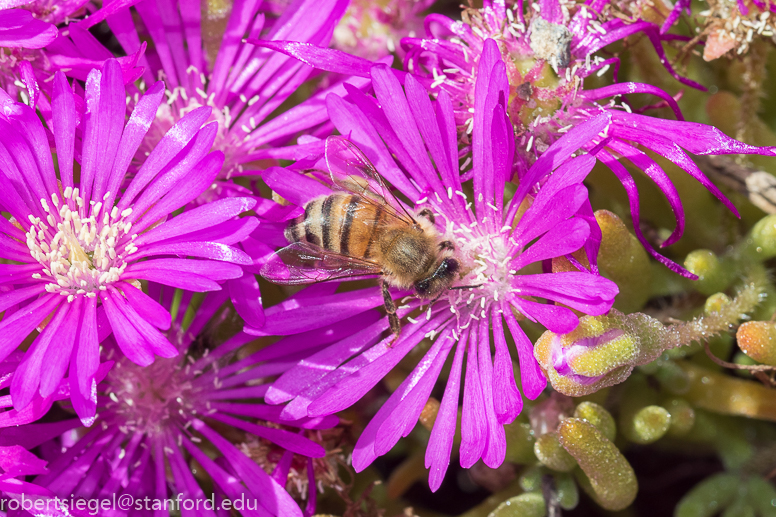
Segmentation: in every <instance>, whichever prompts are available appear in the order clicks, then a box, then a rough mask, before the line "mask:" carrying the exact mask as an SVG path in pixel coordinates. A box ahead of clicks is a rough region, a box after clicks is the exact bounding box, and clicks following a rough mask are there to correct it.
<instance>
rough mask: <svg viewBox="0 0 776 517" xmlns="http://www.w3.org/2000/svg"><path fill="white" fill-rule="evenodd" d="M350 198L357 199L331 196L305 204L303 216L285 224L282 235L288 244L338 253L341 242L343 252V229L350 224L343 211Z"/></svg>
mask: <svg viewBox="0 0 776 517" xmlns="http://www.w3.org/2000/svg"><path fill="white" fill-rule="evenodd" d="M352 197H357V196H351V195H348V194H331V195H329V196H326V197H319V198H317V199H313V200H312V201H310V202H309V203H307V204H306V205H305V207H304V214H303V215H300V216H299V217H297V218H296V219H294V220H293V221H291V222H290V223H289V225H288V227H287V228H286V232H285V236H286V239H288V240H289V241H290V242H300V241H301V242H309V243H310V244H314V245H316V246H320V247H321V248H323V249H326V250H329V251H333V252H336V253H341V252H342V251H341V249H342V241H343V240H345V248H346V249H347V232H346V230H348V229H349V225H350V224H351V223H350V222H349V221H347V209H348V206H349V205H350V203H351V201H352V200H351V198H352ZM351 214H352V211H351ZM343 236H344V239H343Z"/></svg>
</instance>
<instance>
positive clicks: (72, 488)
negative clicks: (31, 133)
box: [0, 284, 337, 517]
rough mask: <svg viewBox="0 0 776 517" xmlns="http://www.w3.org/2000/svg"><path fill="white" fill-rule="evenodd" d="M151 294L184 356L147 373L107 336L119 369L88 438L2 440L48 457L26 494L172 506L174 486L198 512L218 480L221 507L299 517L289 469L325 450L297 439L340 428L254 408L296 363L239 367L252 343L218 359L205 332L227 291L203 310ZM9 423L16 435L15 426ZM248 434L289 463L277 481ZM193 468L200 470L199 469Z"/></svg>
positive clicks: (255, 360) (70, 434)
mask: <svg viewBox="0 0 776 517" xmlns="http://www.w3.org/2000/svg"><path fill="white" fill-rule="evenodd" d="M149 292H150V294H151V296H152V297H153V298H155V299H157V300H159V301H160V302H161V305H162V306H163V307H165V308H166V309H168V310H171V311H172V312H174V313H175V318H174V320H173V322H172V325H171V327H170V330H169V331H168V332H167V335H166V336H165V339H167V338H169V339H170V342H168V344H169V346H170V347H172V348H173V349H175V350H177V351H179V352H180V354H181V355H180V357H176V358H171V359H167V358H165V359H158V360H157V361H156V362H154V364H153V365H150V366H145V367H143V366H139V365H137V364H135V363H133V362H131V361H129V360H128V359H127V358H126V357H123V356H122V354H121V353H120V352H119V350H118V349H117V347H116V344H115V342H112V340H111V339H110V338H109V339H108V340H107V341H106V342H105V346H106V352H105V358H106V359H107V360H109V361H112V360H115V361H116V364H115V365H114V366H113V368H112V369H111V371H110V372H109V373H108V375H107V377H106V378H105V380H104V381H102V382H100V383H99V385H98V386H97V387H96V391H97V404H98V408H99V411H98V413H97V419H96V421H95V425H94V426H92V428H91V429H86V428H82V427H80V426H81V422H80V421H79V420H78V419H76V418H70V419H66V420H63V421H58V422H54V423H46V424H39V423H33V424H28V425H25V426H22V427H7V428H4V429H2V430H0V440H2V441H3V443H13V442H14V441H16V442H17V443H22V444H23V446H24V447H25V448H27V449H31V448H33V447H37V446H42V447H41V450H43V451H46V454H45V456H44V458H45V459H46V460H48V461H49V464H48V470H47V472H43V473H41V475H39V476H37V477H36V478H35V479H34V481H33V482H32V486H31V487H29V488H28V489H30V488H33V489H39V490H47V491H49V492H52V493H53V494H55V495H57V496H59V497H60V498H65V499H69V498H70V496H71V495H75V496H76V497H79V498H84V499H100V498H108V497H110V496H111V495H112V494H115V495H116V496H117V497H120V496H122V495H124V494H129V495H131V496H132V497H133V499H134V500H138V499H140V498H143V497H150V498H152V499H153V500H154V501H156V502H162V501H164V500H167V499H170V497H169V494H168V487H169V488H171V489H172V493H173V497H172V499H175V494H183V495H184V496H185V497H186V499H190V500H191V503H189V504H191V505H194V504H199V506H197V508H200V509H203V510H204V509H207V507H206V506H205V501H209V500H210V499H209V497H210V496H209V494H208V493H206V492H205V491H204V490H203V489H202V488H201V487H200V485H199V480H202V479H206V478H207V477H209V478H210V479H212V482H213V489H214V492H215V494H216V504H218V502H219V501H220V500H222V499H231V500H232V501H234V500H239V499H244V500H245V508H244V509H245V510H246V512H247V513H246V514H250V510H254V511H257V512H259V513H260V514H264V515H266V514H268V515H275V516H279V517H287V516H299V517H301V516H302V514H303V512H302V511H301V510H300V509H299V507H298V505H297V503H296V502H294V500H293V499H292V498H291V496H290V495H289V494H288V493H287V492H286V491H285V489H284V486H285V482H286V477H287V476H288V472H289V468H290V466H291V462H292V459H294V455H295V454H299V455H302V456H304V459H303V461H304V462H305V463H307V464H308V466H309V465H311V464H312V458H317V457H323V456H324V455H325V450H324V449H323V447H321V446H320V445H319V444H317V443H314V442H313V441H311V440H310V439H308V438H306V437H305V436H303V435H300V434H299V432H300V431H303V430H316V429H326V428H330V427H332V426H334V425H336V423H337V418H336V417H326V418H317V419H310V418H305V419H301V420H298V421H293V422H287V421H281V420H280V419H279V418H278V414H279V413H280V409H281V408H279V407H276V406H267V405H265V404H261V403H258V402H256V401H257V400H259V399H260V398H261V397H262V396H263V395H264V393H265V392H266V390H267V387H268V385H267V384H266V382H264V381H263V380H265V379H270V378H272V376H274V375H277V374H278V373H279V372H282V371H284V370H285V368H287V367H288V365H289V362H288V359H289V358H287V357H283V356H282V355H281V356H275V357H268V356H267V354H266V353H264V352H263V351H261V350H260V351H258V352H255V353H253V354H251V355H248V356H246V357H244V358H242V359H236V358H235V357H234V352H235V351H236V350H237V349H238V348H240V347H241V346H242V345H244V344H245V343H247V342H248V341H250V340H251V339H252V337H251V336H246V335H245V334H243V333H238V334H237V335H235V336H233V337H232V338H230V339H228V340H227V341H226V342H224V343H223V344H221V345H219V346H217V347H215V348H214V349H212V350H211V348H210V345H209V344H208V343H207V340H208V336H209V335H210V334H211V331H210V329H207V328H206V327H207V324H208V322H211V323H213V324H214V325H219V324H220V323H221V321H220V320H221V319H223V315H222V313H223V311H224V308H223V304H224V302H226V301H227V299H228V298H227V296H226V294H225V293H223V292H221V293H216V294H211V295H208V296H206V297H205V299H204V300H196V303H195V300H194V299H193V298H192V295H191V293H181V292H180V291H176V290H175V289H169V288H160V286H158V285H155V284H151V286H150V288H149ZM200 340H203V341H200ZM198 341H199V343H198ZM4 424H5V425H11V426H13V424H14V420H13V419H9V420H6V421H5V422H4ZM279 424H280V425H279ZM242 433H246V434H247V435H252V436H255V437H257V438H258V439H260V440H265V441H267V443H269V444H273V446H274V447H277V448H279V449H280V451H281V452H280V454H281V457H282V460H281V461H280V462H279V463H278V465H277V467H276V468H275V470H274V472H272V473H271V474H268V473H266V472H265V471H264V470H263V469H262V468H261V467H260V466H259V464H257V463H256V462H255V461H253V460H252V459H251V458H250V457H248V456H247V455H246V454H244V453H243V451H241V450H240V448H239V446H238V445H235V444H234V443H232V441H231V440H230V439H229V438H234V436H235V435H241V434H242ZM205 444H208V445H205ZM214 453H215V454H214ZM192 462H196V463H195V465H197V467H194V468H192V467H190V463H192ZM107 466H110V467H109V468H106V467H107ZM1 486H2V485H0V487H1ZM310 489H311V490H310V494H309V498H308V508H307V511H306V512H305V514H306V515H308V516H309V515H312V513H314V508H315V495H316V494H315V483H314V482H313V483H310ZM197 501H198V503H197Z"/></svg>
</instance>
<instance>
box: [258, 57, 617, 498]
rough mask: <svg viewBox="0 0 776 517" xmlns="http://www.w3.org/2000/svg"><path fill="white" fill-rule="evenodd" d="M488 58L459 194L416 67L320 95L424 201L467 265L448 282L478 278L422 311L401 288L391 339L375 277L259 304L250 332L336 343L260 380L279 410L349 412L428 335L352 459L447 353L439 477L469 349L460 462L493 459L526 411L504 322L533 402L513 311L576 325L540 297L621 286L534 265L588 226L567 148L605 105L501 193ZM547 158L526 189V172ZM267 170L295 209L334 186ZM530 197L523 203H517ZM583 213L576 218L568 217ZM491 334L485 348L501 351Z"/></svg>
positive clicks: (436, 465) (570, 299) (493, 69)
mask: <svg viewBox="0 0 776 517" xmlns="http://www.w3.org/2000/svg"><path fill="white" fill-rule="evenodd" d="M486 59H487V60H488V61H483V62H482V63H481V67H485V68H484V69H485V70H488V73H482V74H480V76H479V78H478V82H477V87H476V96H477V109H476V110H475V121H474V125H473V144H472V147H473V170H472V177H473V198H470V197H469V196H467V195H466V194H465V193H464V190H465V187H464V186H463V185H462V183H461V176H460V174H459V151H458V145H457V137H456V129H455V119H454V113H453V105H452V102H451V99H450V96H449V95H448V94H447V93H445V92H442V93H440V95H439V98H438V99H437V100H436V101H434V102H432V101H430V100H429V97H428V92H427V90H426V89H425V88H424V87H423V86H421V85H420V84H419V83H418V81H416V80H415V79H414V78H413V77H411V76H407V77H406V81H405V85H404V86H405V88H404V90H402V88H401V85H400V84H399V82H398V80H397V79H396V77H395V76H394V74H393V73H392V72H391V71H390V69H388V68H387V67H385V66H384V65H378V66H375V67H374V68H372V72H371V79H372V84H373V85H374V89H375V92H376V97H370V96H367V95H365V94H362V93H360V92H358V91H356V90H355V89H352V88H349V89H348V90H349V94H350V100H345V99H343V98H341V97H338V96H335V95H330V96H329V97H327V99H326V101H327V105H328V110H329V115H330V116H331V119H332V121H333V122H334V124H335V126H336V128H337V129H338V130H339V132H340V133H342V134H343V135H348V137H349V138H350V139H351V141H352V142H354V143H356V144H357V145H358V146H359V147H360V148H361V149H362V150H363V152H364V153H365V154H366V155H367V156H368V157H369V158H370V159H371V160H372V161H373V162H374V163H375V164H376V168H377V170H378V171H380V173H381V174H382V175H383V176H384V177H385V178H386V179H387V180H388V182H389V183H390V184H391V185H393V187H394V188H396V189H397V190H398V191H399V192H400V193H401V194H403V195H404V196H405V197H406V198H407V199H409V200H410V201H411V204H410V209H411V210H412V209H414V210H415V211H416V212H417V211H419V210H422V209H426V208H427V209H430V210H431V211H433V213H434V215H435V219H436V226H437V229H438V230H439V232H440V234H441V235H442V236H443V237H440V238H443V239H444V240H448V241H451V242H453V243H454V246H455V250H456V251H455V257H456V259H457V260H458V261H459V264H460V267H461V271H462V273H461V275H460V278H458V279H457V281H456V282H455V286H456V287H461V286H471V287H472V288H471V289H468V290H460V289H459V290H450V291H447V292H444V293H443V294H442V296H441V297H440V298H439V299H438V300H437V301H436V302H435V303H433V304H429V306H428V308H427V309H426V310H425V311H422V310H419V309H420V305H421V302H420V300H418V299H417V298H414V297H410V298H409V299H406V300H403V301H402V303H403V305H401V306H400V307H399V308H398V315H399V316H400V317H402V318H404V319H405V322H404V324H403V327H402V330H401V334H400V337H399V338H398V340H396V341H395V342H394V337H393V336H391V335H389V336H388V337H384V332H385V331H386V329H387V328H388V326H389V323H388V319H387V318H385V317H383V318H378V316H377V315H376V314H374V311H370V309H373V308H377V307H380V306H382V303H383V298H382V295H381V294H380V290H379V289H378V288H369V289H361V290H356V291H347V292H342V293H336V294H335V289H336V284H335V285H330V284H321V285H320V286H316V287H315V288H308V289H307V290H305V291H302V293H299V295H297V296H294V297H292V298H290V299H289V300H287V301H286V302H283V303H281V304H279V305H276V306H273V307H271V308H269V309H267V310H266V324H265V326H264V327H262V328H259V329H246V331H247V332H248V333H251V334H256V335H299V336H300V337H301V336H302V335H306V336H310V338H312V337H313V336H315V337H317V338H318V339H324V336H328V337H329V338H330V339H332V340H335V341H334V342H333V344H332V345H331V346H327V347H322V348H320V349H319V350H317V351H316V350H315V349H312V350H310V352H314V353H312V354H311V355H309V357H306V358H305V359H303V360H302V361H300V362H299V363H298V364H297V365H296V366H294V367H293V368H291V369H289V370H288V371H287V372H285V373H284V374H283V375H282V376H281V377H280V379H279V380H278V381H277V382H276V383H274V384H273V386H272V388H270V390H269V391H268V392H267V396H266V400H267V401H269V402H271V403H281V402H285V401H288V400H291V402H290V404H289V405H288V406H287V407H286V408H285V409H284V410H283V412H282V413H281V416H286V417H288V418H300V417H303V416H308V415H309V416H323V415H329V414H333V413H335V412H337V411H340V410H342V409H345V408H346V407H348V406H350V405H351V404H353V403H354V402H356V401H357V400H358V399H359V398H361V397H362V396H363V395H364V394H365V393H366V392H367V391H368V390H370V389H371V388H372V387H374V386H375V385H376V384H377V383H378V382H379V381H380V379H382V377H383V376H385V375H386V374H387V373H388V372H389V371H390V370H391V369H392V368H393V367H394V366H396V364H397V363H398V362H399V361H400V360H401V359H402V358H404V357H405V356H406V355H407V353H408V352H410V350H412V349H413V348H415V347H416V346H418V345H419V343H420V342H421V341H423V339H424V338H429V339H430V340H432V341H433V344H431V348H430V349H429V350H428V352H427V353H426V354H425V356H424V358H423V359H422V360H421V361H420V363H419V364H418V366H417V367H416V368H415V369H414V371H413V372H412V373H411V374H410V375H409V376H408V377H407V379H406V380H405V381H404V382H403V383H402V385H401V386H400V387H399V388H398V389H397V390H396V391H395V392H394V394H393V395H392V396H391V397H390V398H389V400H388V401H387V402H386V403H385V404H384V405H383V407H382V408H381V409H380V411H379V412H378V413H377V415H376V416H375V417H374V418H373V419H372V421H371V422H370V423H369V425H368V426H367V427H366V429H365V430H364V432H363V434H362V435H361V437H360V439H359V441H358V443H357V445H356V447H355V451H354V453H353V465H354V467H355V468H356V470H357V471H361V470H363V469H364V468H366V466H367V465H369V464H370V463H371V462H372V461H373V460H374V459H375V458H376V457H377V456H378V455H382V454H385V453H386V452H387V451H389V450H390V449H391V448H392V447H393V445H394V444H395V443H396V442H397V441H398V440H399V438H400V437H401V436H406V435H407V434H408V433H409V432H410V431H411V430H412V428H413V427H414V425H415V423H416V422H417V420H418V416H419V414H420V412H421V410H422V409H423V406H424V404H425V402H426V400H427V399H428V397H429V396H430V394H431V390H432V388H433V386H434V384H435V382H436V380H437V378H438V376H439V373H440V371H441V370H442V366H443V365H444V363H445V361H446V360H447V358H448V356H451V355H452V356H453V357H452V370H451V374H450V377H449V380H448V382H447V387H446V390H445V395H444V397H443V400H442V405H441V408H440V411H439V415H438V417H437V419H436V424H435V426H434V430H433V432H432V433H431V439H430V442H429V446H428V449H427V454H426V466H427V467H430V468H431V474H430V484H431V487H432V489H434V490H436V489H437V488H438V487H439V485H440V483H441V481H442V478H443V476H444V473H445V471H446V469H447V466H448V464H449V461H450V452H451V449H452V444H453V435H454V434H455V427H456V417H457V411H458V399H459V390H460V381H461V376H462V372H463V356H464V353H466V354H467V357H468V359H467V361H466V367H465V368H466V374H465V379H466V380H465V387H464V397H463V400H464V402H463V420H462V443H461V464H462V465H463V466H464V467H470V466H471V465H473V464H474V463H475V462H476V461H477V460H478V459H480V458H483V460H484V461H485V463H486V464H487V465H489V466H492V467H496V466H498V465H499V464H501V462H502V461H503V460H504V454H505V447H506V440H505V435H504V429H503V425H504V424H507V423H509V422H512V421H513V420H514V419H515V417H516V416H517V415H518V414H519V413H520V411H521V408H522V400H521V395H520V392H519V391H518V388H517V386H516V383H515V375H514V373H513V370H512V360H511V358H510V352H509V349H508V345H507V341H506V338H505V330H506V329H508V330H509V333H510V334H511V335H512V338H513V339H514V342H515V344H516V351H517V355H518V356H519V359H520V377H521V379H522V388H523V392H524V394H525V395H526V396H527V397H529V398H530V399H533V398H535V397H537V396H538V395H539V394H540V393H541V392H542V390H543V389H544V387H545V386H546V379H545V377H544V374H543V373H542V371H541V369H540V368H539V366H538V364H537V363H536V361H535V360H534V358H533V347H532V345H531V342H530V341H529V339H528V337H527V336H526V335H525V333H524V332H523V331H522V329H521V328H520V325H519V323H518V318H520V319H522V318H528V319H530V320H532V321H538V322H540V323H542V324H543V325H545V326H547V327H548V328H558V329H560V328H563V329H569V330H570V329H573V328H574V327H576V325H577V322H578V319H577V316H576V315H575V314H574V312H573V311H572V310H571V309H569V308H567V307H563V306H560V305H551V304H543V303H538V302H537V301H536V299H537V298H544V299H547V300H551V301H554V302H557V303H561V304H563V305H566V306H568V307H572V308H574V309H577V310H581V311H583V312H585V313H588V314H603V313H605V312H606V311H608V310H609V308H610V307H611V304H612V301H613V299H614V296H615V295H616V293H617V287H616V285H615V284H614V283H613V282H611V281H609V280H607V279H605V278H602V277H600V276H597V275H594V274H592V273H590V272H588V271H586V270H581V271H577V272H567V273H554V274H553V273H539V272H538V271H541V268H539V267H538V266H539V264H538V263H540V262H542V261H545V260H547V259H551V258H552V257H558V256H566V255H568V254H570V253H571V252H572V251H574V250H577V249H579V248H581V247H582V246H583V245H584V243H585V242H586V241H587V239H588V237H589V235H590V227H589V222H588V221H589V219H588V217H587V215H588V214H587V212H586V202H587V190H586V189H585V187H584V186H583V185H582V183H581V182H582V180H583V179H584V178H585V176H586V175H587V173H588V172H589V171H590V170H591V168H592V167H593V164H594V163H595V158H594V157H593V156H592V155H586V156H581V157H578V158H574V159H570V157H571V156H572V154H573V153H574V152H575V151H576V150H577V149H578V148H579V147H580V146H581V145H582V144H583V143H584V142H587V141H590V140H603V139H602V137H600V136H599V133H601V132H602V131H605V129H606V127H607V126H608V125H609V124H610V121H609V119H608V116H607V115H605V114H604V115H602V116H599V117H596V118H594V119H592V120H591V121H589V122H587V123H584V124H582V125H581V126H580V127H579V128H578V129H576V130H575V131H574V132H572V133H569V134H568V135H566V136H565V137H563V138H561V139H560V140H559V141H558V142H556V143H555V145H554V146H553V147H552V148H551V149H549V150H548V151H547V152H546V153H545V154H544V155H543V156H542V157H541V158H539V160H537V162H536V163H535V164H534V166H533V167H531V169H530V170H529V171H528V172H527V175H526V181H524V182H521V186H520V187H519V188H518V190H517V192H516V193H515V195H514V197H512V199H511V200H508V201H507V202H506V203H505V199H504V194H503V193H504V187H505V183H506V181H507V180H509V179H511V177H512V167H511V165H512V154H513V153H514V136H513V134H512V127H511V124H509V119H508V118H507V113H506V99H508V93H509V84H508V81H507V76H506V73H505V66H504V63H503V62H502V61H501V59H500V56H499V54H498V53H492V54H488V55H487V57H486ZM393 156H395V157H396V160H394V158H393ZM328 158H330V157H328ZM328 158H327V159H328ZM405 171H406V172H405ZM552 171H554V172H553V173H552V174H551V175H550V177H549V179H548V180H547V181H546V183H545V184H544V185H543V187H542V188H541V190H539V192H538V194H536V195H535V197H533V192H532V187H533V185H534V184H535V183H536V182H537V181H538V180H539V178H541V177H544V176H545V175H548V174H550V173H551V172H552ZM263 177H264V179H265V181H266V182H267V184H268V185H270V186H271V188H272V189H273V190H275V192H277V193H278V194H279V195H281V196H282V197H283V198H284V199H286V200H287V201H289V202H291V203H292V204H294V205H296V206H303V205H304V204H305V203H307V202H308V201H310V200H311V199H313V198H316V197H318V196H320V195H324V194H326V192H327V191H328V192H330V191H329V190H328V189H327V188H326V187H324V186H323V185H322V184H321V183H319V182H318V181H316V180H315V179H311V178H309V177H306V176H303V175H301V174H299V173H297V172H295V171H293V170H290V169H278V168H275V169H270V170H268V171H267V172H265V174H264V176H263ZM318 179H321V178H318ZM523 203H526V205H523ZM528 204H530V207H528V208H527V210H525V212H522V211H521V210H520V209H519V207H521V206H523V209H525V208H526V206H527V205H528ZM578 213H579V214H582V217H574V216H575V215H576V214H578ZM518 214H521V215H520V217H517V219H518V220H517V222H514V221H515V220H516V216H517V215H518ZM590 214H592V212H590ZM293 215H294V213H293V212H292V213H291V214H289V216H288V217H292V216H293ZM263 228H264V231H265V232H266V233H265V241H266V242H268V243H274V242H277V241H278V239H277V233H279V232H280V230H281V229H282V228H281V226H280V225H279V224H278V225H277V226H275V227H274V228H275V232H276V235H275V236H273V235H272V234H271V233H270V232H271V231H272V228H273V227H272V225H271V224H267V225H265V224H261V225H260V226H259V231H261V230H262V229H263ZM281 239H282V237H281ZM410 294H412V291H399V290H394V291H393V293H392V296H393V297H394V298H401V297H402V296H406V295H410ZM491 328H492V329H493V338H492V339H491V337H490V329H491ZM491 346H495V350H496V354H495V361H494V358H493V357H492V355H491ZM453 350H454V353H453Z"/></svg>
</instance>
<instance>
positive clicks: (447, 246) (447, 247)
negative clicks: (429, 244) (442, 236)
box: [439, 241, 455, 251]
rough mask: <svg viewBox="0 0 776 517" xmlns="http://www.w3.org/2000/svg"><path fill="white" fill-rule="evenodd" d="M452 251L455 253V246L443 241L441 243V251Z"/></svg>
mask: <svg viewBox="0 0 776 517" xmlns="http://www.w3.org/2000/svg"><path fill="white" fill-rule="evenodd" d="M445 250H451V251H455V244H453V243H452V242H450V241H442V242H440V243H439V251H445Z"/></svg>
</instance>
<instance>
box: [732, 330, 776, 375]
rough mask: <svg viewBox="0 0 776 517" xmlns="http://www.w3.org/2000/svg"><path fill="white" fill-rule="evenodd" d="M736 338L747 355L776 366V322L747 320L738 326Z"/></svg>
mask: <svg viewBox="0 0 776 517" xmlns="http://www.w3.org/2000/svg"><path fill="white" fill-rule="evenodd" d="M736 339H737V340H738V346H739V347H740V348H741V350H743V351H744V353H745V354H746V355H748V356H749V357H751V358H752V359H754V360H755V361H757V362H759V363H763V364H769V365H772V366H776V324H773V323H770V322H767V321H747V322H746V323H744V324H743V325H741V326H740V327H738V331H737V332H736Z"/></svg>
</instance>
